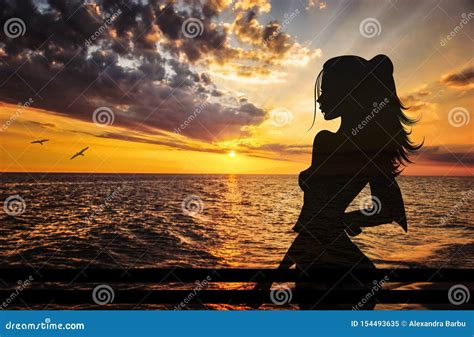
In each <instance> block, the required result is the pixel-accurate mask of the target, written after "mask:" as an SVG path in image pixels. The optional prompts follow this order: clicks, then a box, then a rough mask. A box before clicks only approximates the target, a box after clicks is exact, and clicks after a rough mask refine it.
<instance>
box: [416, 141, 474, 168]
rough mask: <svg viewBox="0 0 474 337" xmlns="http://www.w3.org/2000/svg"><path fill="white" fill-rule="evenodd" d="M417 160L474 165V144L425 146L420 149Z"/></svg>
mask: <svg viewBox="0 0 474 337" xmlns="http://www.w3.org/2000/svg"><path fill="white" fill-rule="evenodd" d="M414 160H415V162H418V161H429V162H436V163H437V164H457V165H463V166H474V146H473V145H457V146H454V145H446V146H425V147H422V148H421V150H420V154H419V155H418V156H417V158H414Z"/></svg>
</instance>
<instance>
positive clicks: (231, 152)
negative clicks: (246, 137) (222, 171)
mask: <svg viewBox="0 0 474 337" xmlns="http://www.w3.org/2000/svg"><path fill="white" fill-rule="evenodd" d="M235 155H236V154H235V151H234V150H232V151H230V152H229V157H231V158H235Z"/></svg>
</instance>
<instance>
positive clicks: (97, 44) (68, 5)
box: [0, 0, 265, 141]
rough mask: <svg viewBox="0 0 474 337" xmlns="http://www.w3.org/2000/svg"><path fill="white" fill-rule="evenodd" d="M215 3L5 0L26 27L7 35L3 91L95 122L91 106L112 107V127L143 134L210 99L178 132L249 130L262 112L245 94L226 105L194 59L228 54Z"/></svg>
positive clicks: (171, 124) (4, 13)
mask: <svg viewBox="0 0 474 337" xmlns="http://www.w3.org/2000/svg"><path fill="white" fill-rule="evenodd" d="M213 3H217V2H210V4H211V5H209V6H207V7H202V6H194V7H189V6H184V7H183V8H181V9H178V7H177V5H173V4H171V3H169V2H165V1H150V3H149V4H141V3H136V2H132V1H128V2H127V1H122V2H114V1H103V2H102V5H100V6H99V5H95V4H89V2H83V1H60V0H49V1H47V0H43V1H37V2H33V1H31V0H20V1H13V0H8V1H2V2H1V4H0V20H1V22H2V23H3V22H5V21H6V20H8V19H9V18H12V17H18V18H21V19H22V20H23V21H24V22H25V24H26V27H27V29H26V32H25V34H24V36H20V37H17V38H9V37H7V36H5V35H3V33H2V36H1V38H2V39H1V42H0V56H1V58H0V99H1V100H2V101H5V102H8V103H14V104H16V103H17V102H23V101H25V100H27V99H28V98H29V97H34V101H35V104H34V105H33V106H34V107H37V108H42V109H45V110H48V111H51V112H53V113H57V114H62V115H67V116H70V117H73V118H77V119H81V120H84V121H89V122H92V114H93V112H94V110H95V109H97V108H99V107H108V108H110V109H112V110H113V111H114V113H115V121H114V125H116V126H122V127H126V128H129V130H137V131H141V132H147V133H154V132H157V131H158V130H167V131H173V130H175V129H176V128H177V127H179V125H180V124H181V123H182V122H183V121H185V120H186V119H187V118H188V116H189V115H191V114H193V113H195V111H196V106H205V108H204V109H202V110H200V111H199V120H198V122H196V123H192V124H190V125H189V127H187V128H186V129H184V130H183V131H182V134H184V135H186V136H190V137H193V138H197V139H203V140H208V141H210V140H217V139H223V138H227V137H231V136H232V137H235V136H241V135H244V134H245V132H243V131H241V130H242V128H243V127H244V126H248V125H256V124H260V123H261V122H262V121H263V119H264V117H265V112H264V111H263V110H262V109H260V108H258V107H256V106H255V105H253V104H251V103H249V102H245V103H241V104H235V105H229V104H227V103H226V102H229V99H228V98H229V97H225V98H226V100H224V99H221V97H222V96H225V95H224V94H223V93H222V91H219V90H218V89H217V88H216V86H215V85H214V84H213V83H212V81H211V80H210V78H209V76H207V75H206V74H200V73H198V72H196V70H194V69H193V68H192V67H191V66H190V64H192V63H193V62H194V61H196V60H198V59H200V58H203V57H204V56H205V54H207V53H212V54H213V55H219V53H221V54H222V55H226V57H227V56H228V55H229V53H232V52H231V51H229V50H228V48H227V47H226V46H225V40H226V31H225V29H223V28H222V27H219V26H216V25H212V24H211V19H212V17H213V16H214V15H216V13H217V11H216V10H215V9H216V8H219V7H218V6H214V5H212V4H213ZM213 8H214V11H213ZM111 15H112V17H114V20H113V22H111V23H109V24H107V25H106V24H105V23H104V22H107V18H108V17H110V16H111ZM189 17H194V18H200V19H201V20H202V23H203V33H202V35H201V36H199V37H197V38H195V39H192V38H186V37H185V36H183V31H182V29H181V27H182V24H183V22H184V21H185V20H186V19H187V18H189ZM109 21H110V20H109ZM104 26H105V29H104ZM97 32H100V34H97ZM92 36H94V38H92ZM86 41H88V43H86ZM87 44H89V45H90V47H88V46H87ZM157 45H158V48H157V47H156V46H157ZM183 55H185V56H186V58H187V60H188V61H186V60H185V59H183V57H182V56H183ZM222 98H224V97H222Z"/></svg>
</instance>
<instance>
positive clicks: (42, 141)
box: [31, 139, 49, 145]
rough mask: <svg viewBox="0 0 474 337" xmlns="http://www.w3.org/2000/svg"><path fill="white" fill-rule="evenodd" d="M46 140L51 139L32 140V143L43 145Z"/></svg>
mask: <svg viewBox="0 0 474 337" xmlns="http://www.w3.org/2000/svg"><path fill="white" fill-rule="evenodd" d="M44 142H49V139H39V140H35V141H34V142H31V144H41V145H43V143H44Z"/></svg>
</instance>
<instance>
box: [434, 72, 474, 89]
mask: <svg viewBox="0 0 474 337" xmlns="http://www.w3.org/2000/svg"><path fill="white" fill-rule="evenodd" d="M441 81H442V83H445V84H446V85H448V86H451V87H466V86H470V85H472V84H474V67H468V68H465V69H463V70H461V71H459V72H457V73H452V74H448V75H445V76H443V78H442V79H441Z"/></svg>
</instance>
